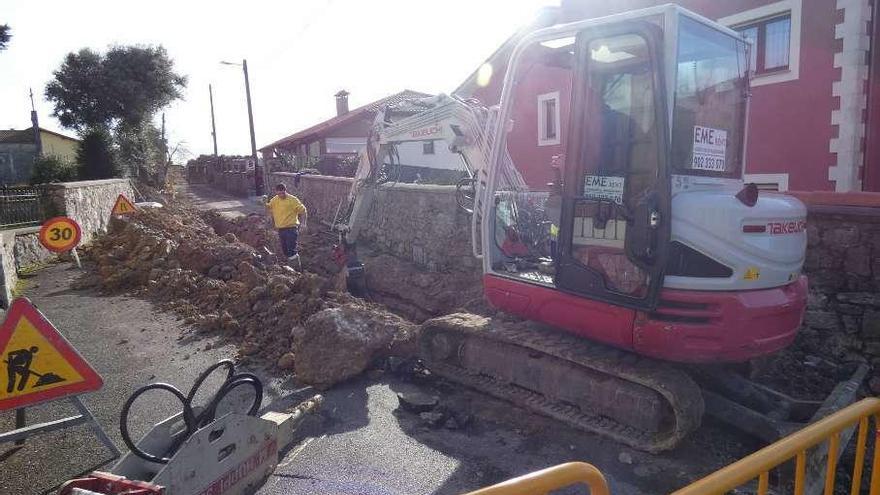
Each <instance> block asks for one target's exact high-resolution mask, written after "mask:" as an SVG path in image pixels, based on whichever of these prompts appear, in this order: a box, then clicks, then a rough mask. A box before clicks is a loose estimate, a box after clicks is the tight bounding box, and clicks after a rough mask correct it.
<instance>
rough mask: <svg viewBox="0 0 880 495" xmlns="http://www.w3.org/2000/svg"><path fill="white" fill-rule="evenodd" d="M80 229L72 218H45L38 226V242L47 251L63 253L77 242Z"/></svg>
mask: <svg viewBox="0 0 880 495" xmlns="http://www.w3.org/2000/svg"><path fill="white" fill-rule="evenodd" d="M81 237H82V230H80V228H79V224H78V223H76V221H74V220H73V219H72V218H68V217H55V218H50V219H49V220H46V221H45V222H44V223H43V226H42V227H41V228H40V244H42V245H43V247H45V248H46V249H48V250H49V251H52V252H55V253H63V252H65V251H70V250H71V249H73V248H75V247H76V245H77V244H79V241H80V238H81Z"/></svg>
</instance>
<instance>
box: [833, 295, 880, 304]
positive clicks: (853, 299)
mask: <svg viewBox="0 0 880 495" xmlns="http://www.w3.org/2000/svg"><path fill="white" fill-rule="evenodd" d="M837 300H838V301H840V302H843V303H850V304H858V305H860V306H875V307H880V293H874V292H841V293H839V294H837Z"/></svg>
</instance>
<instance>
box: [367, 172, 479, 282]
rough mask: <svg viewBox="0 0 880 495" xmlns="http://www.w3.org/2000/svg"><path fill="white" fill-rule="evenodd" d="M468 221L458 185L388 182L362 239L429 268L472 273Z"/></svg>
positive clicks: (373, 206)
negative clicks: (458, 199) (457, 192)
mask: <svg viewBox="0 0 880 495" xmlns="http://www.w3.org/2000/svg"><path fill="white" fill-rule="evenodd" d="M470 221H471V217H470V215H468V214H467V213H465V212H464V211H462V209H461V208H459V207H458V204H457V203H456V201H455V186H435V185H416V184H393V185H390V184H386V185H383V186H380V187H379V189H378V190H377V191H376V197H375V201H373V202H372V204H371V205H370V210H369V213H368V214H367V215H366V223H365V225H363V226H362V230H361V233H360V239H362V240H363V241H364V242H366V243H368V244H371V245H373V246H375V247H376V248H377V249H380V250H382V251H384V252H386V253H389V254H392V255H394V256H397V257H399V258H403V259H405V260H409V261H412V262H414V263H416V264H417V265H419V266H421V267H424V268H426V269H428V270H429V271H473V270H474V269H475V268H476V267H477V266H478V262H477V259H476V258H474V256H473V254H472V251H471V236H470Z"/></svg>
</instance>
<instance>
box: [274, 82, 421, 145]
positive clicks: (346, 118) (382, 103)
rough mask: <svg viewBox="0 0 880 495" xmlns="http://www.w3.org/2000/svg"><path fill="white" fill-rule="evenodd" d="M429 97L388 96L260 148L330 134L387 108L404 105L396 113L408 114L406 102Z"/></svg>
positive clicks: (416, 94)
mask: <svg viewBox="0 0 880 495" xmlns="http://www.w3.org/2000/svg"><path fill="white" fill-rule="evenodd" d="M429 96H431V95H429V94H426V93H420V92H418V91H412V90H409V89H405V90H403V91H401V92H400V93H396V94H393V95H391V96H387V97H385V98H382V99H381V100H376V101H374V102H372V103H368V104H366V105H364V106H361V107H358V108H355V109H354V110H350V111H349V112H348V113H345V114H342V115H337V116H336V117H333V118H332V119H329V120H325V121H324V122H321V123H320V124H316V125H313V126H312V127H309V128H307V129H303V130H301V131H299V132H296V133H294V134H291V135H290V136H287V137H286V138H283V139H279V140H278V141H275V142H274V143H272V144H269V145H267V146H264V147H262V148H260V151H263V150H269V149H272V148H274V147H276V146H281V145H284V144H289V143H292V142H294V141H298V140H300V139H302V138H305V137H308V136H311V135H314V134H321V133H325V132H328V131H330V130H332V129H334V128H336V127H339V126H342V125H345V124H348V123H349V122H351V121H353V120H355V119H357V118H358V117H362V116H363V115H365V114H370V113H375V112H377V111H379V110H380V109H382V108H384V107H386V106H395V105H401V104H403V105H401V106H400V107H396V108H395V111H398V112H408V111H410V110H408V109H407V105H406V104H405V103H404V102H406V101H407V100H413V99H418V98H427V97H429ZM412 111H415V110H414V109H413V110H412Z"/></svg>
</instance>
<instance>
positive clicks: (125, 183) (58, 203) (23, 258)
mask: <svg viewBox="0 0 880 495" xmlns="http://www.w3.org/2000/svg"><path fill="white" fill-rule="evenodd" d="M47 190H48V198H49V204H48V205H47V209H48V210H49V214H50V215H52V216H55V215H65V216H68V217H71V218H73V219H74V220H76V221H77V223H79V225H80V228H82V241H81V244H86V243H88V241H90V240H91V239H92V238H93V237H94V236H95V235H97V234H99V233H102V232H104V231H106V230H107V225H108V223H109V222H110V211H111V209H112V208H113V205H114V204H115V203H116V198H117V197H118V196H119V195H120V194H124V195H125V196H126V197H127V198H128V199H130V200H132V201H135V194H134V188H133V187H132V185H131V182H130V181H129V180H128V179H106V180H95V181H80V182H66V183H61V184H51V185H49V186H47ZM39 231H40V228H39V227H26V228H22V229H14V230H4V231H2V232H0V270H2V273H0V284H2V285H0V305H2V306H3V307H4V308H6V307H9V303H10V302H11V301H12V297H13V294H14V290H15V285H16V284H17V283H18V273H19V272H20V271H21V270H22V269H23V268H27V267H28V266H32V265H34V264H37V263H41V262H44V261H46V260H48V259H51V258H53V257H54V255H53V254H52V253H51V252H49V251H47V250H46V249H45V248H43V247H42V246H41V245H40V242H39V239H38V233H39Z"/></svg>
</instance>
